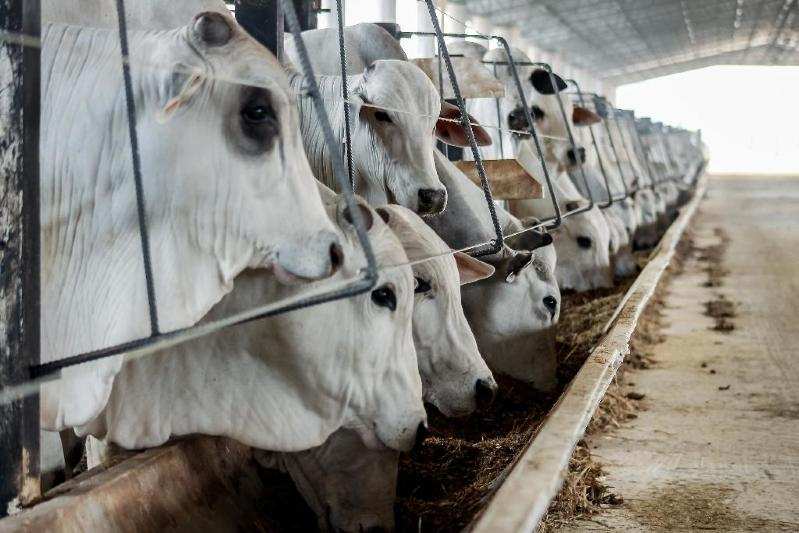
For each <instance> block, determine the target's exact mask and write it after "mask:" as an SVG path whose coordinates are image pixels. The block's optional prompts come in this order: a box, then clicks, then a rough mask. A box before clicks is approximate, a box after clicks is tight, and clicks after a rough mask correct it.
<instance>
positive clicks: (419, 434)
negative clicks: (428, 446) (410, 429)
mask: <svg viewBox="0 0 799 533" xmlns="http://www.w3.org/2000/svg"><path fill="white" fill-rule="evenodd" d="M427 435H429V431H427V424H426V423H425V422H419V427H418V428H416V440H415V441H414V443H413V446H414V448H418V447H419V446H421V445H422V443H423V442H424V440H425V439H426V438H427Z"/></svg>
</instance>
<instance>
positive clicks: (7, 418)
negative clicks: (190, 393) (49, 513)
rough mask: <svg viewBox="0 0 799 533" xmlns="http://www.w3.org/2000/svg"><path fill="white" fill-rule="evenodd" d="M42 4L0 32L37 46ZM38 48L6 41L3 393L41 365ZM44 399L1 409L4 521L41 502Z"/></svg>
mask: <svg viewBox="0 0 799 533" xmlns="http://www.w3.org/2000/svg"><path fill="white" fill-rule="evenodd" d="M40 26H41V16H40V8H39V2H38V0H0V30H1V31H4V32H8V33H10V34H12V35H15V34H22V35H24V36H25V37H27V38H29V39H31V40H32V42H38V39H39V35H40ZM39 57H40V54H39V47H38V46H27V47H23V46H21V45H19V44H16V43H14V42H12V41H2V42H0V64H2V66H1V67H0V84H2V87H4V88H5V93H4V94H3V96H2V98H0V120H2V121H3V128H0V387H4V386H6V385H14V384H19V383H22V382H25V381H27V380H28V379H30V367H31V366H32V365H35V364H38V363H39V346H40V343H39V326H40V323H39V300H40V296H39V295H40V286H39V275H40V268H39V249H40V246H39V239H40V228H39V93H40V90H41V89H40V85H39V79H40V64H39ZM39 493H40V483H39V397H38V395H33V396H30V397H27V398H25V399H23V400H19V401H16V402H13V403H10V404H7V405H0V517H2V516H5V514H6V512H7V509H8V503H9V502H11V501H13V500H15V499H16V500H17V501H18V502H23V503H26V502H29V501H31V500H32V499H33V498H35V497H37V496H39Z"/></svg>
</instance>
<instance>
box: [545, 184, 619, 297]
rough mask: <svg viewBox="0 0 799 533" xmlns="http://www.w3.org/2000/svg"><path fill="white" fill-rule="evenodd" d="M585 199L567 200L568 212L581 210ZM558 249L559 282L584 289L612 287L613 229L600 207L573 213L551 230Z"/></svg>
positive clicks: (565, 205) (564, 205) (566, 285)
mask: <svg viewBox="0 0 799 533" xmlns="http://www.w3.org/2000/svg"><path fill="white" fill-rule="evenodd" d="M585 202H586V200H585V199H583V198H579V199H575V200H567V201H566V202H564V204H563V207H564V208H565V209H566V211H574V210H577V209H581V208H582V207H583V206H584V204H585ZM552 237H553V239H554V241H555V249H556V250H557V251H558V268H557V274H558V283H559V284H560V286H561V287H562V288H564V289H572V290H575V291H577V292H583V291H587V290H590V289H597V288H602V287H612V286H613V275H612V272H611V268H610V229H609V228H608V225H607V222H605V219H604V217H603V216H602V214H601V213H600V212H599V210H598V209H597V208H594V209H591V210H589V211H586V212H583V213H579V214H577V215H573V216H570V217H568V218H566V219H564V220H563V224H562V226H561V227H560V228H559V229H558V231H555V232H553V233H552Z"/></svg>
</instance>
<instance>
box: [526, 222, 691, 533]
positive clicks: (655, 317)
mask: <svg viewBox="0 0 799 533" xmlns="http://www.w3.org/2000/svg"><path fill="white" fill-rule="evenodd" d="M694 252H695V247H694V245H693V236H692V235H691V234H690V233H688V232H687V233H686V235H684V236H683V240H681V242H680V243H679V244H678V245H677V249H676V252H675V256H674V258H673V259H672V262H671V264H670V265H669V268H668V270H667V272H666V274H665V275H664V276H663V280H662V281H661V283H660V284H659V286H658V288H657V289H656V291H655V294H654V295H653V296H652V299H651V300H650V302H649V304H648V305H647V308H646V309H645V310H644V313H643V315H642V316H641V318H640V320H639V321H638V325H637V326H636V329H635V333H634V334H633V336H632V338H631V339H630V353H629V354H628V355H627V357H626V358H625V361H624V364H623V365H622V366H621V367H620V368H619V371H618V372H617V373H616V376H615V377H614V378H613V381H612V382H611V384H610V386H609V387H608V390H607V392H606V393H605V397H604V398H603V399H602V401H601V402H600V404H599V407H598V408H597V411H596V413H594V416H593V418H592V419H591V422H589V424H588V427H587V428H586V438H587V439H589V440H590V438H591V436H593V435H597V434H599V433H602V432H604V431H608V430H612V429H614V428H618V427H620V426H621V424H623V423H624V422H625V421H627V420H631V419H634V418H637V416H638V415H637V414H636V411H637V410H639V409H640V408H641V404H642V401H643V400H644V399H645V396H644V395H643V394H640V393H638V392H636V391H634V390H630V389H629V387H631V386H633V385H634V384H633V383H632V382H630V381H628V379H629V377H630V374H631V373H633V372H635V371H637V370H642V369H646V368H649V367H650V366H652V365H654V364H656V361H655V360H654V358H653V356H652V351H651V350H652V348H653V347H654V346H655V345H656V344H659V343H661V342H663V341H664V336H663V335H662V334H661V333H660V331H661V329H662V328H663V326H664V320H663V312H662V310H663V306H664V294H665V292H666V290H667V289H666V287H667V286H668V282H669V280H670V279H671V277H672V276H674V275H676V274H678V273H681V272H682V271H683V269H684V266H685V263H686V261H687V259H688V257H689V256H691V255H692V254H693V253H694ZM638 259H639V260H640V261H644V260H648V259H649V257H648V255H646V254H640V255H639V256H638ZM623 502H624V498H623V497H622V495H619V494H615V493H613V492H611V491H610V489H609V488H608V486H607V485H605V483H604V479H603V472H602V466H601V464H599V463H598V462H597V461H595V460H594V459H593V457H592V456H591V451H590V445H589V444H588V443H587V442H586V441H581V442H580V444H578V446H577V448H575V452H574V455H573V456H572V459H571V461H570V462H569V472H568V474H567V476H566V479H565V480H564V482H563V487H562V488H561V490H560V492H559V493H558V495H557V496H556V497H555V499H554V500H552V503H551V504H550V507H549V509H548V511H547V514H546V515H545V516H544V518H543V520H542V521H541V523H540V524H539V526H538V533H549V532H551V531H555V530H558V529H560V528H561V527H564V526H568V525H571V524H573V523H574V522H575V521H576V520H578V519H582V518H588V517H590V516H592V515H595V514H597V513H598V512H600V511H601V510H602V508H603V506H612V505H620V504H622V503H623Z"/></svg>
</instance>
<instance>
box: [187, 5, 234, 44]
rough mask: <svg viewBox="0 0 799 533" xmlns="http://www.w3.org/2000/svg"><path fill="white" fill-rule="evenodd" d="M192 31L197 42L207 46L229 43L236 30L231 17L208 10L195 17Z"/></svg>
mask: <svg viewBox="0 0 799 533" xmlns="http://www.w3.org/2000/svg"><path fill="white" fill-rule="evenodd" d="M191 31H192V36H193V37H194V40H195V41H196V42H198V43H200V44H202V45H204V46H207V47H215V46H224V45H226V44H227V43H229V42H230V40H231V39H232V38H233V34H234V33H235V31H236V30H235V28H234V26H233V21H232V20H231V19H230V17H228V16H226V15H223V14H222V13H216V12H214V11H206V12H204V13H200V14H199V15H197V16H196V17H194V22H193V23H192V27H191Z"/></svg>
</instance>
